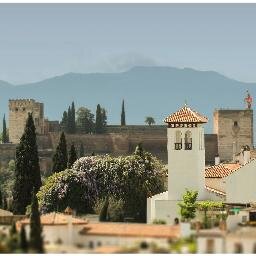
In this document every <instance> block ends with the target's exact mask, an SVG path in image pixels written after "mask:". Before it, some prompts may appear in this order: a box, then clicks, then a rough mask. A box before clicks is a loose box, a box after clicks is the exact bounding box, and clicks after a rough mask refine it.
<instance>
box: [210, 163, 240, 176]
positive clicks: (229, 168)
mask: <svg viewBox="0 0 256 256" xmlns="http://www.w3.org/2000/svg"><path fill="white" fill-rule="evenodd" d="M240 167H241V165H240V164H218V165H213V166H210V167H208V168H206V169H205V178H224V177H227V176H228V175H230V174H231V173H233V172H234V171H236V170H238V169H239V168H240Z"/></svg>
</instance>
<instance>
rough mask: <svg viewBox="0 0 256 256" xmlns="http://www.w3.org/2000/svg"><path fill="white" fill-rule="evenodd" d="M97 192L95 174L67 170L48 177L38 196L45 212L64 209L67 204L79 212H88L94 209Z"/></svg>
mask: <svg viewBox="0 0 256 256" xmlns="http://www.w3.org/2000/svg"><path fill="white" fill-rule="evenodd" d="M97 192H98V191H97V187H96V183H95V177H94V176H93V175H88V173H85V172H77V171H74V170H65V171H62V172H59V173H54V174H53V175H52V176H50V177H49V178H47V180H46V182H45V185H44V186H42V187H41V189H40V190H39V192H38V194H37V196H38V200H39V206H40V208H41V211H42V212H44V213H45V212H52V211H64V210H65V209H66V207H67V206H69V207H71V208H72V209H75V210H77V212H78V213H88V212H91V210H92V207H93V205H94V203H95V200H96V197H97Z"/></svg>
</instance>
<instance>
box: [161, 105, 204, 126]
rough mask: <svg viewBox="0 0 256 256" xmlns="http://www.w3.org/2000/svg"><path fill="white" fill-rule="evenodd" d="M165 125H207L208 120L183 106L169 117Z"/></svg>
mask: <svg viewBox="0 0 256 256" xmlns="http://www.w3.org/2000/svg"><path fill="white" fill-rule="evenodd" d="M164 122H165V123H207V122H208V119H207V118H206V117H204V116H202V115H201V114H199V113H197V112H196V111H194V110H192V109H191V108H189V107H187V106H184V107H183V108H181V109H180V110H178V111H177V112H175V113H173V114H171V115H169V116H168V117H166V118H165V120H164Z"/></svg>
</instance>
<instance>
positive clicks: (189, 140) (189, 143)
mask: <svg viewBox="0 0 256 256" xmlns="http://www.w3.org/2000/svg"><path fill="white" fill-rule="evenodd" d="M191 149H192V133H191V131H186V132H185V150H191Z"/></svg>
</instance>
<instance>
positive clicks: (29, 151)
mask: <svg viewBox="0 0 256 256" xmlns="http://www.w3.org/2000/svg"><path fill="white" fill-rule="evenodd" d="M41 184H42V183H41V175H40V167H39V158H38V150H37V143H36V130H35V125H34V121H33V116H32V114H31V113H29V114H28V119H27V122H26V126H25V130H24V133H23V135H22V137H21V139H20V144H19V145H18V146H17V148H16V160H15V178H14V186H13V211H14V213H15V214H24V213H25V211H26V207H27V205H29V204H30V203H31V193H32V191H33V189H35V191H36V192H37V191H38V190H39V188H40V186H41Z"/></svg>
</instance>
